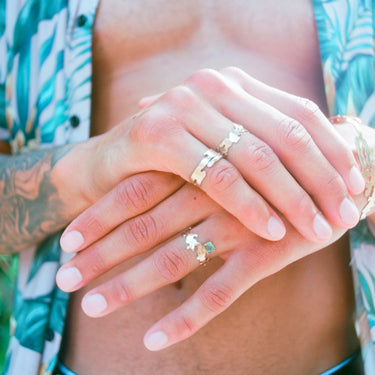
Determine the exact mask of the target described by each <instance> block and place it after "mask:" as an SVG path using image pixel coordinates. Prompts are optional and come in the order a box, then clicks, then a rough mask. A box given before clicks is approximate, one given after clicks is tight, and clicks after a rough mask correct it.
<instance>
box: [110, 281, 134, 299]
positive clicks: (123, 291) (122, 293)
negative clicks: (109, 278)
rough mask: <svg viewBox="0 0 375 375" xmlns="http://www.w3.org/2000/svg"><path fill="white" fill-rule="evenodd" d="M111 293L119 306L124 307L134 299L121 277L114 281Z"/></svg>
mask: <svg viewBox="0 0 375 375" xmlns="http://www.w3.org/2000/svg"><path fill="white" fill-rule="evenodd" d="M113 293H114V296H115V300H116V303H117V304H119V305H125V304H127V303H129V302H131V301H133V300H134V299H135V297H134V296H133V293H132V291H131V290H130V288H129V285H127V283H126V282H125V280H123V279H122V278H121V277H119V278H118V279H117V280H115V281H114V285H113Z"/></svg>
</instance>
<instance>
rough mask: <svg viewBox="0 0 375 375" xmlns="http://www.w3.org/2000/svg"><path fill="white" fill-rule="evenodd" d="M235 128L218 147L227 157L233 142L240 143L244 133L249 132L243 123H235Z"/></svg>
mask: <svg viewBox="0 0 375 375" xmlns="http://www.w3.org/2000/svg"><path fill="white" fill-rule="evenodd" d="M233 127H234V129H233V130H232V131H230V132H229V134H228V137H227V138H225V139H224V140H223V141H222V142H221V143H220V144H219V147H218V148H217V151H218V152H220V154H221V155H223V157H227V155H228V152H229V149H230V148H231V147H232V145H233V143H238V141H239V140H240V138H241V135H242V134H243V133H246V132H248V131H247V130H246V129H245V128H244V127H243V126H242V125H238V124H233Z"/></svg>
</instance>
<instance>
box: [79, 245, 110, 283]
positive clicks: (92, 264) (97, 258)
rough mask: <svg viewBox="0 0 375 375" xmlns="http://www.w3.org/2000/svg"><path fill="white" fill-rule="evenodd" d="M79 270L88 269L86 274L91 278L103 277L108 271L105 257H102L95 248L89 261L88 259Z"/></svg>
mask: <svg viewBox="0 0 375 375" xmlns="http://www.w3.org/2000/svg"><path fill="white" fill-rule="evenodd" d="M82 261H83V259H82ZM78 268H79V269H80V268H82V269H86V272H85V273H86V274H87V276H90V277H93V276H97V275H101V274H102V273H103V272H105V271H106V261H105V257H103V256H102V253H101V252H100V251H99V250H98V249H95V248H94V249H93V250H92V251H91V252H90V255H89V259H87V258H86V260H85V261H84V262H83V264H82V266H79V267H78Z"/></svg>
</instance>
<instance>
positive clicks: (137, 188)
mask: <svg viewBox="0 0 375 375" xmlns="http://www.w3.org/2000/svg"><path fill="white" fill-rule="evenodd" d="M151 189H152V186H151V184H149V181H148V180H147V179H144V178H142V176H135V177H133V178H130V179H127V180H125V181H124V182H123V183H121V184H120V185H119V186H118V187H117V189H116V198H115V201H116V203H117V206H120V207H121V206H123V205H125V206H126V207H132V208H134V209H136V210H139V209H142V208H144V207H148V204H149V200H150V190H151Z"/></svg>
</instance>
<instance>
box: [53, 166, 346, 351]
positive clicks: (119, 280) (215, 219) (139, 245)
mask: <svg viewBox="0 0 375 375" xmlns="http://www.w3.org/2000/svg"><path fill="white" fill-rule="evenodd" d="M167 183H170V184H171V185H173V186H174V188H176V187H177V186H180V188H179V189H178V190H177V191H176V192H175V193H174V194H172V195H170V196H168V197H167V198H166V199H164V200H163V201H161V202H160V203H159V204H157V202H158V201H159V200H160V199H163V198H162V197H163V196H164V195H165V194H167V191H166V190H162V189H160V186H162V185H166V184H167ZM145 187H147V189H145ZM124 192H126V193H125V195H124V194H123V193H124ZM129 192H131V193H130V194H132V195H131V196H132V199H129V200H127V201H122V200H119V197H124V196H128V194H129ZM129 197H130V195H129ZM146 207H149V208H150V209H149V210H146V209H145V208H146ZM189 226H191V228H189V229H187V230H184V229H185V228H187V227H189ZM286 226H287V233H286V236H285V237H284V238H283V239H282V240H280V241H267V240H265V239H262V238H260V237H259V236H256V235H255V234H254V233H252V232H251V231H249V230H248V229H247V228H245V227H244V226H243V225H242V224H241V223H240V222H239V221H238V220H237V219H235V218H234V217H233V216H232V215H230V214H229V213H228V212H226V211H225V210H223V209H222V208H221V207H220V206H218V205H217V204H216V203H215V202H213V201H212V200H211V199H210V198H209V197H208V196H207V195H206V194H205V193H203V192H202V191H201V190H200V189H199V188H197V187H195V186H193V185H191V184H187V183H185V184H183V185H181V180H180V181H178V180H177V179H176V178H174V177H173V176H171V175H167V174H163V173H160V172H149V173H144V174H140V175H135V176H132V177H130V178H128V179H126V180H125V181H123V182H122V183H121V184H119V186H117V187H116V188H115V189H113V190H112V191H111V192H109V193H108V194H106V195H105V196H104V197H103V198H102V199H101V200H99V201H98V202H97V203H96V204H95V205H93V206H92V207H90V208H89V209H87V210H86V211H85V212H83V213H82V214H81V215H80V216H79V217H78V218H77V219H76V220H74V221H73V222H72V223H71V224H70V225H69V226H68V228H67V229H66V231H65V232H64V235H63V237H62V245H63V248H65V250H69V249H67V248H66V246H64V242H65V241H64V236H66V237H68V236H69V235H73V237H74V236H77V235H78V234H77V233H78V232H77V231H79V233H80V234H79V236H81V244H80V248H79V249H80V251H79V252H78V254H77V255H76V256H75V257H74V258H73V259H71V260H70V261H69V262H67V263H66V264H65V265H63V266H62V267H61V269H60V270H59V272H58V274H57V284H58V286H59V287H60V288H61V289H63V290H65V291H67V292H72V291H75V290H78V289H80V288H82V287H84V286H86V285H87V284H89V283H90V282H91V281H93V280H95V279H96V278H97V277H99V276H100V275H102V274H104V273H105V272H107V271H109V270H111V269H113V268H114V267H115V266H117V265H118V264H121V263H123V262H126V261H127V260H129V259H131V258H133V257H134V256H137V255H139V254H142V253H145V252H148V251H149V250H150V252H148V253H147V257H145V258H143V259H142V260H140V261H139V262H138V263H136V264H135V265H134V266H132V267H131V268H129V269H127V270H125V271H124V272H121V273H119V274H117V275H116V276H115V277H113V278H112V279H110V280H109V281H106V282H104V283H102V284H100V285H98V286H96V287H94V288H92V289H91V290H90V291H89V292H88V293H86V295H85V296H84V298H83V300H82V308H83V310H84V311H85V313H86V314H87V315H89V316H91V317H102V316H105V315H107V314H109V313H111V312H113V311H115V310H117V309H118V308H120V307H123V306H126V305H128V304H129V303H131V302H132V301H134V300H137V299H139V298H141V297H143V296H145V295H147V294H149V293H151V292H153V291H155V290H157V289H159V288H161V287H163V286H166V285H168V284H171V283H174V282H176V281H178V280H180V279H181V278H183V277H184V276H186V275H187V274H189V273H190V272H192V271H193V270H194V269H196V268H197V267H199V266H201V265H205V264H206V263H207V262H208V261H209V260H210V259H212V258H214V257H216V256H220V257H222V258H223V259H225V263H224V264H223V265H222V266H221V267H220V268H219V269H218V270H217V271H216V272H215V273H213V274H212V275H211V276H210V277H208V278H207V280H206V281H205V282H204V283H203V284H202V285H201V286H200V287H199V289H198V290H197V291H196V292H195V293H194V294H193V295H192V296H191V297H190V298H189V299H188V300H186V301H185V302H184V303H183V304H182V305H181V306H180V307H178V308H177V309H175V310H173V311H171V312H170V313H169V314H168V315H167V316H165V317H163V318H162V319H161V320H159V321H158V322H156V323H155V324H154V325H153V326H152V327H151V328H150V329H149V330H148V332H147V333H146V335H145V339H144V340H145V345H146V347H147V348H148V349H150V350H160V349H163V348H165V347H167V346H170V345H173V344H175V343H177V342H179V341H181V340H184V339H186V338H188V337H190V336H191V335H193V334H194V333H195V332H196V331H198V330H199V329H200V328H201V327H203V326H204V325H205V324H207V323H208V322H209V321H210V320H211V319H213V318H214V317H215V316H217V315H218V314H220V313H221V312H222V311H224V310H225V309H226V308H227V307H229V306H230V305H231V304H232V303H233V302H234V301H235V300H236V299H237V298H239V297H240V295H241V294H242V293H244V292H245V291H246V290H247V289H249V288H250V287H251V286H253V285H254V284H255V283H257V282H258V281H260V280H261V279H263V278H265V277H267V276H269V275H271V274H273V273H275V272H277V271H279V270H281V269H282V268H284V267H285V266H287V265H289V264H290V263H292V262H294V261H296V260H298V259H300V258H302V257H304V256H306V255H309V254H311V253H312V252H314V251H317V250H319V249H321V248H323V247H325V246H327V245H328V243H326V244H318V243H314V242H311V241H308V240H306V239H305V238H304V237H302V236H301V235H300V234H299V233H298V232H297V231H296V230H295V228H293V227H292V226H291V225H290V224H288V223H286ZM345 231H346V230H345V229H343V228H339V227H336V226H334V227H333V236H332V238H331V241H332V242H333V241H334V240H336V239H337V238H339V237H340V236H341V235H342V234H343V233H345ZM82 241H83V242H82ZM187 322H188V323H187Z"/></svg>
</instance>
